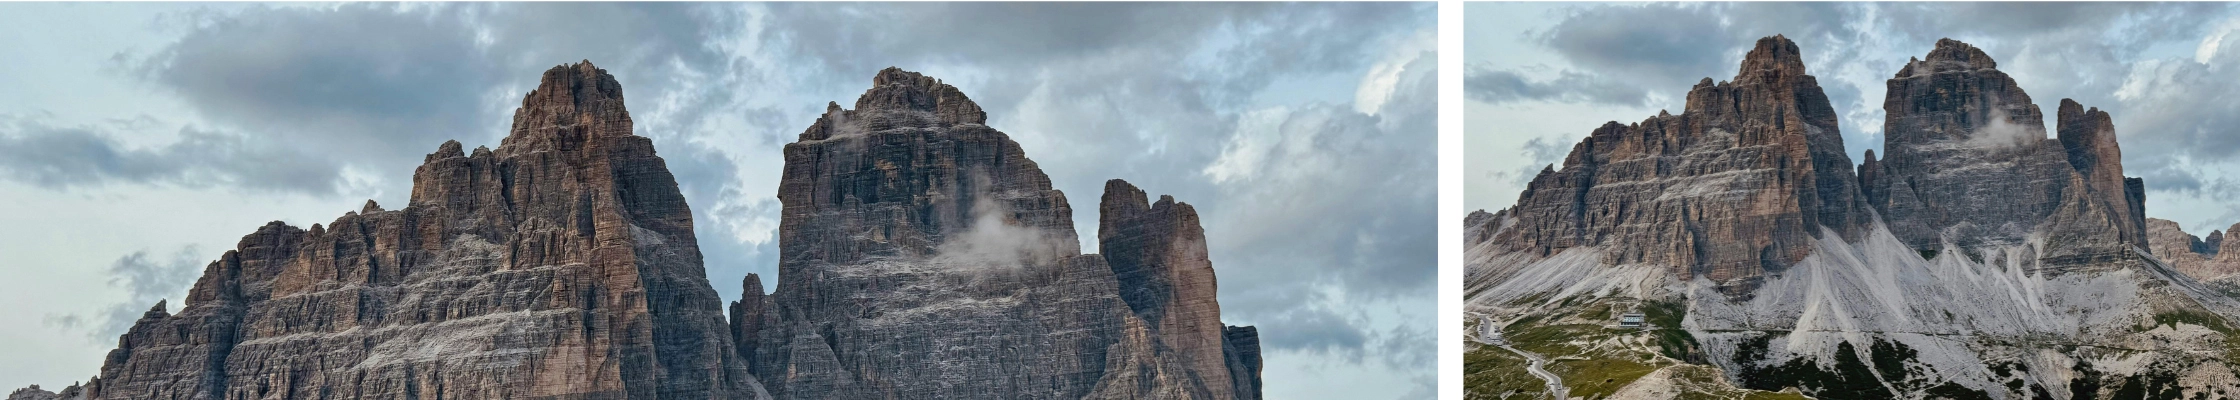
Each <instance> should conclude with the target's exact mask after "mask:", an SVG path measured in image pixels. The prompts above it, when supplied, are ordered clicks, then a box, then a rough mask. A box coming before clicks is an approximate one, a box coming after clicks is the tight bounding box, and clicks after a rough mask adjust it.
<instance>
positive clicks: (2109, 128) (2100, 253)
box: [1861, 39, 2147, 268]
mask: <svg viewBox="0 0 2240 400" xmlns="http://www.w3.org/2000/svg"><path fill="white" fill-rule="evenodd" d="M1997 67H1998V63H1997V62H1995V61H1993V60H1992V59H1991V57H1990V56H1988V55H1985V54H1984V53H1983V51H1982V50H1980V49H1977V48H1975V46H1970V45H1968V44H1966V43H1961V42H1959V41H1954V40H1951V39H1944V40H1939V41H1938V42H1937V44H1936V49H1935V50H1933V51H1931V52H1930V53H1929V55H1928V57H1927V58H1924V59H1916V60H1913V61H1910V62H1908V63H1907V64H1906V65H1905V67H1904V68H1902V69H1901V70H1899V72H1898V73H1897V75H1896V76H1895V77H1892V78H1891V79H1890V80H1889V82H1888V86H1889V93H1888V94H1887V95H1886V96H1885V97H1884V99H1885V100H1884V103H1883V111H1884V112H1885V114H1886V116H1887V119H1886V120H1885V123H1884V124H1883V132H1884V145H1883V148H1884V150H1885V152H1884V155H1885V156H1886V157H1885V158H1883V159H1881V160H1880V161H1879V162H1873V161H1871V157H1870V163H1869V164H1868V165H1864V166H1862V167H1861V170H1862V174H1861V181H1862V182H1865V183H1866V184H1867V185H1869V186H1868V188H1867V192H1868V193H1870V196H1869V198H1871V199H1872V200H1873V201H1871V202H1870V203H1872V204H1873V205H1874V207H1875V209H1876V210H1877V211H1878V212H1879V213H1880V214H1881V215H1882V217H1883V220H1884V221H1885V222H1887V223H1888V224H1889V225H1890V229H1891V231H1892V233H1895V234H1896V235H1897V236H1898V238H1899V239H1901V240H1903V241H1904V242H1905V243H1906V244H1907V245H1909V246H1912V247H1913V248H1914V249H1916V250H1920V251H1924V252H1937V251H1943V250H1945V249H1946V248H1945V245H1946V244H1947V243H1948V242H1949V243H1950V244H1952V245H1954V246H1955V249H1957V250H1961V251H1966V252H1969V253H1971V256H1977V257H1980V254H1979V253H1982V252H1983V251H1985V250H1983V249H1987V248H1996V247H1999V246H2012V245H2019V244H2025V243H2028V242H2030V241H2032V240H2033V235H2044V237H2042V239H2043V240H2044V242H2045V243H2049V244H2050V245H2049V246H2047V247H2046V248H2045V249H2044V251H2045V253H2044V254H2039V255H2038V258H2040V259H2042V260H2043V261H2044V264H2045V265H2046V266H2047V267H2051V268H2065V267H2068V266H2078V265H2104V264H2107V263H2110V262H2114V261H2117V260H2122V259H2127V258H2131V257H2132V256H2133V255H2134V254H2135V253H2134V252H2133V251H2132V250H2133V249H2144V248H2145V247H2147V243H2146V216H2145V208H2144V198H2143V197H2144V194H2143V193H2142V191H2143V190H2142V189H2143V185H2141V184H2139V183H2138V182H2137V180H2136V179H2133V178H2126V177H2124V176H2123V165H2122V163H2121V160H2122V155H2121V150H2120V149H2118V147H2117V145H2116V139H2115V128H2114V125H2113V123H2112V122H2110V120H2109V117H2108V114H2107V113H2105V112H2101V111H2099V109H2097V108H2095V109H2091V110H2086V109H2084V107H2083V106H2081V105H2079V104H2077V103H2076V102H2074V101H2070V100H2067V99H2063V100H2062V102H2061V107H2060V109H2059V110H2058V114H2056V121H2057V124H2058V135H2059V138H2058V139H2048V138H2046V129H2045V124H2044V122H2043V121H2044V115H2043V114H2042V113H2040V112H2039V109H2038V106H2037V105H2035V104H2032V103H2031V100H2030V95H2029V94H2028V93H2025V92H2024V91H2023V90H2022V88H2021V87H2020V86H2017V85H2016V84H2015V81H2014V79H2013V78H2011V77H2009V76H2007V74H2006V73H2004V72H2000V71H1999V70H1998V69H1997Z"/></svg>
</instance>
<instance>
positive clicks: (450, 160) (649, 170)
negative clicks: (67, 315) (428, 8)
mask: <svg viewBox="0 0 2240 400" xmlns="http://www.w3.org/2000/svg"><path fill="white" fill-rule="evenodd" d="M696 243H697V242H696V240H695V238H694V237H693V233H692V217H691V211H690V209H689V208H688V207H687V206H686V205H685V202H684V197H683V195H682V194H681V193H680V192H678V190H677V185H676V181H675V179H674V178H673V177H672V176H671V175H670V174H669V171H668V169H667V167H666V166H665V165H664V164H663V162H662V160H661V158H660V157H658V156H655V154H654V150H653V145H652V142H651V141H650V140H648V139H646V138H644V137H640V136H635V135H632V134H631V120H630V116H629V112H628V111H627V110H625V108H624V106H623V97H622V91H621V87H620V85H619V84H617V83H616V81H615V80H614V77H613V76H611V75H608V74H607V73H606V72H605V71H604V70H600V69H598V68H596V67H594V66H592V65H591V64H590V63H589V62H584V63H580V64H574V65H567V66H560V67H555V68H553V69H552V70H550V71H546V72H545V74H544V77H543V79H542V82H540V83H539V85H538V88H537V89H536V90H535V91H532V92H530V93H529V95H528V96H527V98H526V99H524V100H523V101H522V105H521V108H520V109H518V110H516V111H515V116H514V124H513V129H512V131H511V133H510V134H508V136H507V137H506V138H505V140H504V143H503V144H502V145H500V146H499V147H498V149H496V150H489V149H483V148H476V149H474V151H473V152H472V153H468V152H466V151H463V150H462V149H461V146H460V145H459V143H458V142H446V143H444V144H443V145H442V146H441V147H440V148H438V149H437V150H436V152H435V153H433V154H429V155H428V156H427V158H426V163H425V164H424V165H422V166H420V168H419V170H418V171H416V172H415V174H414V177H413V190H412V199H411V204H409V205H407V206H406V207H404V208H402V209H399V210H384V209H383V208H381V207H380V206H379V205H376V204H373V203H372V202H367V203H366V205H365V207H363V209H361V210H360V211H357V212H352V213H348V214H345V215H343V216H342V217H341V218H339V219H336V220H335V221H333V222H332V223H329V224H324V225H319V224H314V225H312V226H311V228H310V229H308V230H306V229H301V228H296V227H293V226H288V225H286V224H282V223H279V222H273V223H271V224H267V225H265V226H264V227H262V228H259V229H258V230H257V232H256V233H253V234H250V235H248V236H246V237H244V238H242V240H241V242H240V244H239V245H237V246H236V248H235V249H234V250H232V251H228V252H226V253H225V254H224V255H223V256H222V257H221V258H220V259H219V260H218V261H217V262H213V263H211V264H210V265H209V266H208V267H207V268H206V269H205V270H204V273H203V276H202V278H201V279H200V280H199V281H197V282H196V283H195V285H194V288H193V289H192V291H191V293H190V294H189V296H188V298H187V302H186V306H185V307H184V308H183V309H181V310H180V312H179V313H178V314H177V315H168V314H167V313H166V312H165V308H164V306H163V305H162V304H158V305H157V306H156V307H155V308H154V309H152V310H149V311H148V313H147V314H146V315H145V316H143V317H142V318H141V319H140V321H139V322H138V323H136V324H135V325H134V326H133V327H132V328H131V330H130V331H129V332H128V333H126V334H125V335H124V336H123V337H122V338H121V339H120V340H119V342H118V348H117V349H116V350H114V351H112V352H110V354H109V357H108V360H107V362H106V363H105V364H104V365H103V366H102V369H101V377H102V378H101V380H100V381H99V382H98V383H97V384H94V385H92V386H93V388H92V390H89V391H88V392H90V393H91V394H92V396H89V397H91V398H111V399H147V398H332V397H341V398H372V397H383V398H409V397H422V396H429V397H461V398H631V399H652V398H663V399H732V398H760V397H762V396H761V395H760V394H759V393H760V387H759V384H758V383H757V382H755V380H754V378H753V377H751V376H749V375H748V373H747V372H748V371H747V366H746V364H744V363H743V362H741V360H740V358H738V357H737V355H736V353H735V351H734V349H733V347H732V346H730V345H729V344H730V343H729V340H728V338H729V337H730V335H729V334H728V332H727V331H726V326H725V324H724V320H723V315H722V310H721V308H720V307H721V305H720V304H719V302H718V300H717V299H716V295H715V292H714V290H713V289H712V287H711V286H710V285H709V284H708V281H707V278H706V276H705V275H704V274H705V272H704V270H703V269H702V267H701V265H700V262H701V261H700V253H699V248H698V245H697V244H696Z"/></svg>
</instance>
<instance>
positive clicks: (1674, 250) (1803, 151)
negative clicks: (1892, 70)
mask: <svg viewBox="0 0 2240 400" xmlns="http://www.w3.org/2000/svg"><path fill="white" fill-rule="evenodd" d="M1865 210H1866V206H1865V201H1864V197H1862V195H1861V193H1860V191H1859V188H1858V178H1857V175H1855V174H1853V173H1852V164H1851V161H1850V158H1849V156H1848V155H1846V153H1845V152H1844V150H1843V140H1842V137H1841V136H1840V134H1839V133H1838V128H1837V124H1836V113H1835V110H1834V108H1833V107H1832V106H1830V105H1829V103H1828V97H1827V95H1826V94H1824V93H1823V92H1822V91H1821V90H1820V86H1819V84H1818V83H1817V81H1816V80H1815V79H1814V78H1813V77H1812V76H1811V75H1808V74H1806V73H1805V69H1804V63H1803V61H1802V59H1801V58H1800V56H1799V53H1798V50H1797V46H1796V44H1795V43H1792V42H1790V41H1789V40H1788V39H1787V38H1783V37H1780V36H1775V37H1768V38H1765V39H1762V40H1759V41H1758V44H1757V48H1756V49H1754V50H1751V51H1750V53H1749V55H1747V56H1746V58H1745V60H1744V61H1743V64H1742V68H1741V70H1740V71H1739V72H1738V73H1737V74H1736V76H1735V79H1734V80H1733V81H1730V82H1720V83H1716V84H1714V83H1712V81H1711V80H1710V79H1709V78H1706V79H1704V80H1703V82H1702V83H1698V84H1696V86H1695V88H1694V89H1692V90H1690V91H1689V92H1688V108H1687V110H1686V112H1684V113H1682V114H1680V115H1671V114H1664V115H1659V116H1656V117H1652V118H1649V119H1647V120H1643V121H1641V122H1639V123H1635V124H1631V125H1621V124H1619V123H1617V122H1610V123H1607V124H1605V125H1603V126H1602V127H1601V128H1598V129H1595V131H1594V133H1593V134H1592V135H1590V136H1589V137H1588V138H1587V139H1586V140H1585V141H1582V142H1580V143H1579V144H1578V145H1576V146H1574V147H1573V148H1572V151H1571V154H1570V155H1569V156H1568V157H1567V158H1565V159H1564V162H1563V168H1562V169H1561V170H1557V169H1554V168H1553V167H1551V168H1549V169H1545V170H1542V171H1541V173H1540V174H1539V176H1537V177H1535V178H1533V180H1532V183H1531V184H1530V185H1529V186H1528V187H1527V188H1526V189H1525V192H1524V193H1523V195H1522V196H1520V200H1519V201H1518V203H1517V205H1516V206H1515V207H1512V208H1511V209H1509V210H1504V213H1507V214H1510V215H1512V216H1513V217H1514V218H1516V219H1517V221H1516V224H1517V225H1516V229H1505V230H1499V233H1498V234H1495V236H1493V237H1492V240H1493V241H1495V242H1496V243H1500V244H1501V245H1504V246H1508V247H1509V248H1510V250H1511V251H1524V252H1531V253H1537V254H1539V255H1542V256H1545V255H1549V254H1554V253H1556V252H1560V251H1562V250H1564V249H1568V248H1573V247H1583V246H1600V245H1608V246H1606V247H1604V248H1605V249H1606V250H1605V252H1604V254H1603V255H1602V258H1603V262H1605V263H1609V264H1628V263H1639V264H1651V265H1667V266H1685V268H1686V270H1682V271H1673V272H1674V274H1675V275H1679V276H1698V275H1701V276H1706V277H1709V278H1710V279H1712V280H1714V281H1718V282H1721V283H1722V284H1723V286H1727V287H1731V288H1743V287H1747V286H1748V282H1750V281H1751V279H1754V278H1756V277H1759V276H1762V275H1764V274H1767V273H1772V272H1778V271H1781V270H1782V269H1784V268H1786V267H1787V266H1789V265H1790V264H1792V263H1795V262H1796V261H1798V260H1799V259H1802V258H1804V257H1805V256H1806V255H1807V254H1809V253H1810V252H1811V242H1812V240H1813V239H1814V238H1818V237H1820V236H1821V235H1822V234H1823V233H1824V232H1834V233H1835V234H1838V235H1845V236H1847V237H1848V236H1849V235H1854V234H1856V232H1858V231H1860V230H1861V229H1862V227H1863V226H1865V225H1866V224H1867V221H1868V219H1867V215H1868V214H1867V213H1866V211H1865ZM1492 219H1495V220H1497V219H1500V218H1492Z"/></svg>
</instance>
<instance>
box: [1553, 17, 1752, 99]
mask: <svg viewBox="0 0 2240 400" xmlns="http://www.w3.org/2000/svg"><path fill="white" fill-rule="evenodd" d="M1531 35H1532V37H1531V38H1530V39H1531V40H1533V41H1536V42H1539V43H1541V44H1542V45H1545V46H1548V47H1549V48H1550V49H1552V50H1555V51H1556V53H1558V54H1561V55H1562V56H1563V57H1564V58H1566V59H1569V60H1571V61H1572V62H1573V63H1575V64H1578V65H1579V66H1580V67H1582V68H1586V69H1588V70H1590V71H1595V72H1598V73H1601V74H1604V75H1609V76H1637V77H1640V78H1638V79H1639V80H1637V81H1635V82H1637V83H1645V84H1657V83H1664V84H1670V83H1673V82H1686V83H1693V82H1694V81H1696V80H1698V79H1701V78H1703V77H1706V76H1721V75H1722V74H1721V72H1722V71H1725V72H1726V73H1725V74H1724V75H1725V76H1732V75H1733V73H1732V70H1733V66H1731V65H1727V63H1728V62H1727V60H1728V58H1729V56H1728V55H1727V54H1725V53H1726V52H1725V51H1723V50H1724V49H1731V48H1736V47H1737V46H1738V45H1737V44H1736V43H1735V41H1734V39H1733V36H1734V35H1733V34H1732V33H1730V32H1729V31H1728V30H1727V28H1726V27H1725V26H1723V25H1722V24H1721V23H1720V18H1719V16H1718V15H1716V14H1714V13H1713V12H1712V11H1711V10H1708V9H1705V8H1703V7H1697V6H1693V5H1679V4H1651V5H1642V6H1598V7H1589V8H1584V9H1579V10H1574V11H1573V12H1572V13H1571V14H1570V15H1567V16H1566V17H1565V18H1564V19H1563V21H1562V22H1558V23H1556V25H1555V26H1553V27H1550V28H1549V29H1548V30H1547V31H1542V32H1535V33H1532V34H1531Z"/></svg>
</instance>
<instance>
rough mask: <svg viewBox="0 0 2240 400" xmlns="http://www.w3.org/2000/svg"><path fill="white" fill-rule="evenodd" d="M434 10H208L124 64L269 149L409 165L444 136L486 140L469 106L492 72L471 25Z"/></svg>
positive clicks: (482, 121) (475, 109) (480, 115)
mask: <svg viewBox="0 0 2240 400" xmlns="http://www.w3.org/2000/svg"><path fill="white" fill-rule="evenodd" d="M446 10H447V9H444V8H441V7H437V8H419V9H408V8H403V7H401V6H392V5H372V4H349V5H342V6H337V7H333V8H267V7H263V6H257V7H251V8H249V9H247V10H244V11H241V12H239V13H235V14H212V15H210V16H208V17H207V18H206V20H204V21H203V22H202V23H200V24H197V26H196V27H195V28H194V29H192V30H190V31H188V32H186V33H185V34H184V35H183V36H181V37H180V38H179V40H178V41H177V42H174V43H171V44H170V45H169V46H167V47H165V48H163V49H161V50H158V51H155V52H153V53H152V54H150V55H149V56H148V57H147V58H145V59H139V60H136V61H135V64H134V65H133V67H134V69H135V70H137V71H139V73H140V74H142V75H144V76H146V77H147V78H148V79H149V80H151V81H152V82H154V83H156V84H158V85H159V86H161V87H164V88H167V89H169V90H170V91H172V92H174V93H176V94H178V95H179V96H181V97H182V98H183V99H184V100H186V101H187V103H188V104H190V105H191V106H193V107H194V108H195V109H196V110H198V111H200V112H201V113H202V114H204V115H205V116H207V117H209V118H211V119H212V120H214V121H218V122H220V123H224V124H228V125H231V126H238V127H241V128H243V129H244V130H247V131H251V132H255V133H256V134H259V135H260V136H262V137H266V138H269V139H272V140H274V141H276V142H279V143H283V144H286V145H290V146H297V147H302V148H304V149H305V150H306V151H317V152H321V153H325V154H331V155H336V156H341V157H343V158H344V159H346V160H350V161H359V162H365V161H376V160H406V162H409V161H416V160H418V157H417V156H419V155H421V154H423V153H425V152H427V151H428V150H429V149H432V148H434V145H435V144H436V143H441V142H442V141H444V140H447V139H454V138H481V137H488V135H489V134H490V133H493V132H492V131H491V130H490V129H486V127H487V126H488V125H487V122H488V121H491V120H495V119H494V118H489V116H488V115H486V114H485V113H484V112H482V110H484V107H481V104H480V99H481V96H482V94H483V91H484V90H486V88H488V87H490V85H491V84H492V83H493V82H495V80H496V78H497V76H496V75H495V72H497V71H496V70H495V69H493V68H491V65H492V63H491V62H490V61H489V60H488V59H487V58H486V57H485V54H484V52H483V51H482V50H481V49H479V48H477V46H476V44H475V39H474V38H475V30H474V27H472V26H469V25H467V24H466V23H464V22H463V21H460V20H459V19H458V18H454V17H451V14H450V13H446V12H441V11H446ZM478 133H479V134H478ZM383 165H388V166H391V167H395V166H399V165H407V166H408V165H409V164H399V163H397V162H390V163H385V164H383ZM388 169H394V168H388Z"/></svg>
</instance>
